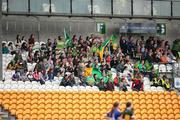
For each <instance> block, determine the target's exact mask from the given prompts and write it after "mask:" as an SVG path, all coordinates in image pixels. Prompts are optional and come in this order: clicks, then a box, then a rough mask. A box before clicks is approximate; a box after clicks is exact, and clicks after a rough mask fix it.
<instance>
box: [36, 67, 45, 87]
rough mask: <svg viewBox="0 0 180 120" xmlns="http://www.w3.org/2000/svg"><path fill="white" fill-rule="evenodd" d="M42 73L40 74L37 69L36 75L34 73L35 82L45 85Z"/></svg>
mask: <svg viewBox="0 0 180 120" xmlns="http://www.w3.org/2000/svg"><path fill="white" fill-rule="evenodd" d="M41 75H42V74H41V72H38V70H37V69H35V71H34V73H33V79H34V80H33V81H37V82H40V83H41V84H45V82H44V81H43V80H42V76H41Z"/></svg>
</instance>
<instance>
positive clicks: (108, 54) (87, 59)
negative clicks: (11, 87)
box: [2, 34, 176, 91]
mask: <svg viewBox="0 0 180 120" xmlns="http://www.w3.org/2000/svg"><path fill="white" fill-rule="evenodd" d="M103 42H104V38H102V37H98V36H95V35H93V34H92V35H91V36H87V37H86V38H84V37H82V36H79V38H78V37H77V36H76V35H73V36H72V41H71V44H70V45H67V44H66V39H65V38H63V37H62V36H58V38H57V39H53V40H52V39H48V40H47V42H38V41H37V40H36V39H35V36H34V35H33V34H32V35H31V36H30V37H29V39H26V38H25V37H24V36H22V37H21V36H20V35H17V37H16V41H15V42H8V43H2V53H3V54H13V55H14V56H15V57H14V58H13V60H12V61H11V62H10V63H9V64H8V66H7V69H8V70H15V73H14V75H13V76H12V80H30V81H38V82H40V83H41V84H44V83H45V81H54V80H55V79H54V78H56V79H57V80H59V82H60V85H62V86H74V85H84V86H86V85H90V86H94V85H95V86H98V87H99V89H100V90H104V91H106V90H110V91H112V90H114V89H115V86H117V87H118V88H119V89H120V90H123V91H127V90H128V87H131V88H132V89H133V90H138V91H140V90H143V77H144V76H148V77H149V78H150V79H151V81H153V80H154V79H155V78H157V77H158V76H157V75H153V72H151V71H153V67H151V68H150V69H149V68H148V66H147V65H146V63H148V64H152V63H159V62H162V63H172V62H174V61H176V58H175V57H174V55H173V54H172V52H171V47H170V44H169V42H168V41H166V40H162V39H160V38H159V37H153V36H150V37H149V38H148V39H147V40H145V38H144V37H143V36H142V37H140V38H138V39H137V38H133V37H132V36H129V37H125V36H120V37H117V42H116V44H114V43H113V42H112V41H111V40H110V42H109V44H107V45H106V46H105V48H104V52H103V59H100V56H99V54H98V53H97V52H96V51H97V49H98V48H99V47H100V46H101V45H102V43H103ZM25 55H26V56H25ZM138 61H139V63H138V65H136V69H135V67H134V65H135V64H136V63H137V62H138ZM29 63H31V64H33V63H35V67H34V68H32V69H29V67H28V64H29ZM91 68H92V69H96V70H97V71H98V72H99V73H98V74H96V73H95V74H93V73H92V72H90V73H88V71H89V69H91ZM99 74H102V75H101V76H100V77H99ZM165 82H167V83H169V81H167V80H166V81H165ZM154 85H156V84H154Z"/></svg>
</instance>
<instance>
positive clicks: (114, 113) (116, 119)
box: [107, 102, 123, 120]
mask: <svg viewBox="0 0 180 120" xmlns="http://www.w3.org/2000/svg"><path fill="white" fill-rule="evenodd" d="M107 117H108V118H109V120H123V119H122V115H121V112H120V109H119V103H118V102H115V103H114V104H113V107H112V109H111V111H110V112H109V113H107Z"/></svg>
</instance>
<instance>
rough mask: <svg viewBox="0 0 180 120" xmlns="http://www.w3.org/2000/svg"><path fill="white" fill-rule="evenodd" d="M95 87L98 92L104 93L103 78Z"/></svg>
mask: <svg viewBox="0 0 180 120" xmlns="http://www.w3.org/2000/svg"><path fill="white" fill-rule="evenodd" d="M97 86H98V88H99V90H101V91H105V89H106V88H105V83H104V80H103V78H102V79H101V81H100V82H99V83H98V84H97Z"/></svg>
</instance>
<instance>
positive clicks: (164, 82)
mask: <svg viewBox="0 0 180 120" xmlns="http://www.w3.org/2000/svg"><path fill="white" fill-rule="evenodd" d="M161 84H162V87H164V88H165V89H166V90H170V88H171V84H170V82H169V79H168V78H167V76H166V75H164V76H163V77H162V79H161Z"/></svg>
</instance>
